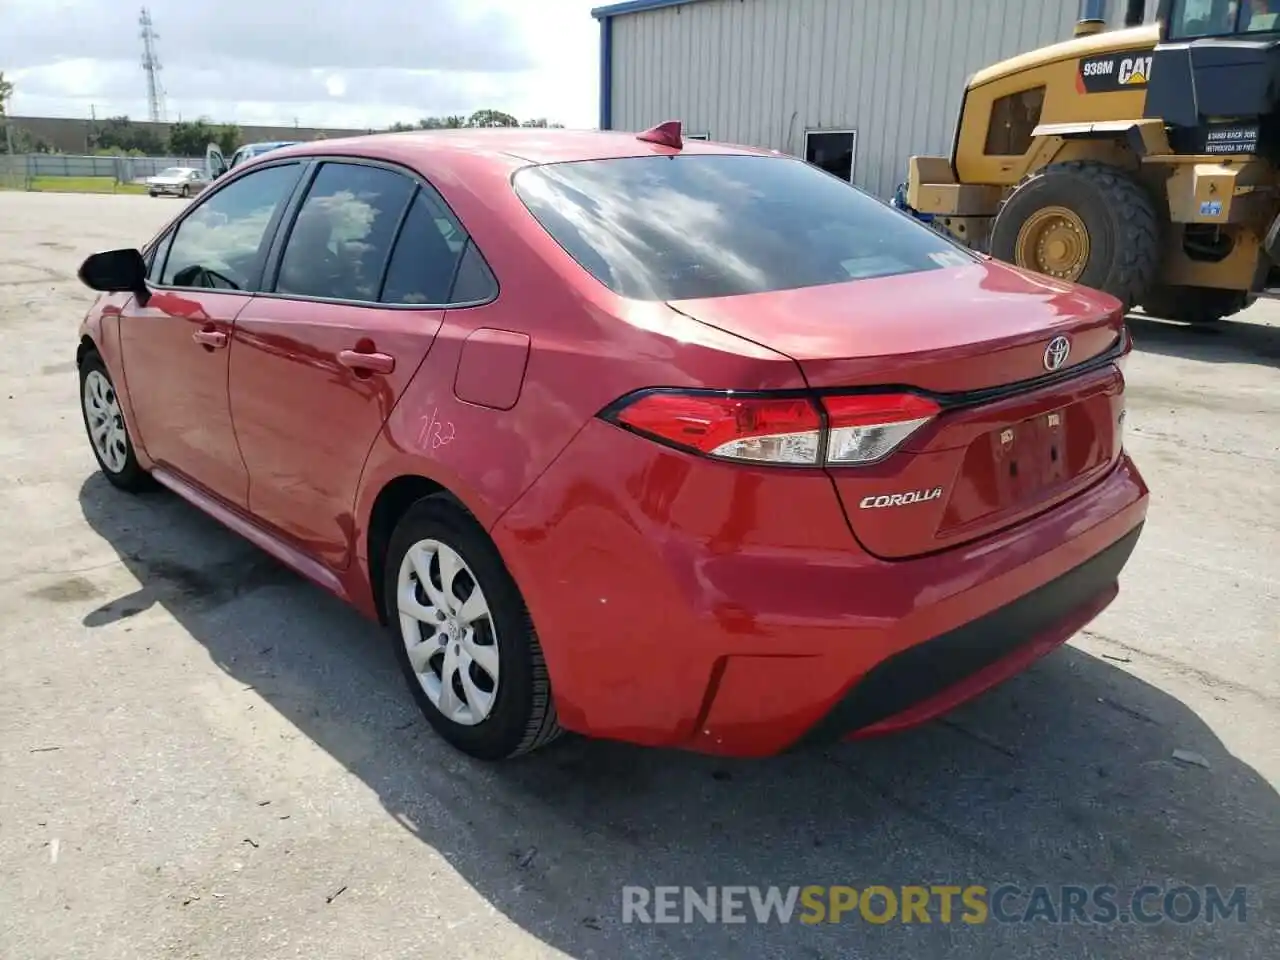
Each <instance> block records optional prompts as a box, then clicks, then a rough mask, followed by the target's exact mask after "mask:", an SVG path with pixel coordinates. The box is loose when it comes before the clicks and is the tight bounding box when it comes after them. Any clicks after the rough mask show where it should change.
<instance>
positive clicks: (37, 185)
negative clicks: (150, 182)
mask: <svg viewBox="0 0 1280 960" xmlns="http://www.w3.org/2000/svg"><path fill="white" fill-rule="evenodd" d="M27 189H28V190H35V191H38V192H42V193H142V194H145V193H146V192H147V188H146V187H145V186H143V185H142V184H140V183H116V181H115V178H114V177H32V178H31V180H30V182H29V183H28V184H27Z"/></svg>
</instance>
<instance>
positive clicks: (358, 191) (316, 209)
mask: <svg viewBox="0 0 1280 960" xmlns="http://www.w3.org/2000/svg"><path fill="white" fill-rule="evenodd" d="M416 188H417V184H416V183H415V182H414V181H413V180H411V179H410V178H409V177H407V176H405V175H404V174H401V173H396V172H395V171H393V170H388V169H386V168H385V167H372V166H365V165H363V164H353V163H326V164H325V165H324V166H322V167H321V168H320V172H319V173H317V174H316V178H315V180H314V181H312V183H311V188H310V190H308V191H307V198H306V200H304V201H303V203H302V207H301V208H300V209H299V210H298V216H297V219H296V220H294V222H293V227H292V229H291V230H290V231H289V239H288V242H287V243H286V244H285V248H284V254H283V256H282V257H281V259H280V271H279V274H278V276H277V277H276V292H277V293H284V294H290V295H293V296H299V297H317V298H322V299H326V300H357V301H360V300H362V301H367V302H376V301H377V299H378V290H379V288H380V287H381V285H382V274H383V271H384V269H385V268H386V265H387V259H388V257H389V256H390V254H391V245H392V244H393V243H394V242H395V238H396V228H397V227H398V226H399V225H400V219H401V217H402V216H403V214H404V211H405V207H406V206H407V205H408V203H409V199H410V198H411V197H412V196H413V193H414V190H415V189H416Z"/></svg>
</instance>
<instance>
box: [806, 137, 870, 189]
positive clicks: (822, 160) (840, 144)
mask: <svg viewBox="0 0 1280 960" xmlns="http://www.w3.org/2000/svg"><path fill="white" fill-rule="evenodd" d="M857 146H858V131H856V130H809V131H807V132H806V133H805V135H804V158H805V160H806V161H808V162H809V163H812V164H813V165H814V166H815V167H821V168H822V169H823V170H825V171H827V173H830V174H834V175H835V176H837V177H839V178H840V179H841V180H845V181H847V182H849V183H853V168H854V164H853V157H854V153H855V152H856V151H857Z"/></svg>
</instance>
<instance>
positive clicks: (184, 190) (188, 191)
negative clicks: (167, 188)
mask: <svg viewBox="0 0 1280 960" xmlns="http://www.w3.org/2000/svg"><path fill="white" fill-rule="evenodd" d="M178 196H180V197H181V198H182V199H183V200H185V199H187V197H189V196H191V188H190V187H188V186H187V185H186V184H185V183H184V184H183V185H182V189H181V190H179V191H178Z"/></svg>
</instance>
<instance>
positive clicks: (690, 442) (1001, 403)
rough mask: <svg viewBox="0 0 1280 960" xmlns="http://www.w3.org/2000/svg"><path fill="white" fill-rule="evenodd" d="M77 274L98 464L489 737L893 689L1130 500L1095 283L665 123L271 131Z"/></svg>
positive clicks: (846, 716) (719, 739) (989, 649)
mask: <svg viewBox="0 0 1280 960" xmlns="http://www.w3.org/2000/svg"><path fill="white" fill-rule="evenodd" d="M80 276H81V279H82V280H83V281H84V282H85V283H86V284H87V285H88V286H89V287H91V288H93V289H94V290H98V291H102V293H101V295H100V296H99V298H98V300H97V302H96V303H95V304H94V306H93V308H92V309H91V310H90V312H89V314H88V316H87V317H86V318H85V321H84V323H83V326H82V328H81V339H80V345H79V349H78V351H77V360H78V364H79V369H80V380H81V397H82V404H83V411H84V421H85V426H86V429H87V431H88V435H89V439H90V441H91V444H92V448H93V451H94V454H95V456H96V457H97V459H98V462H99V465H100V466H101V469H102V470H103V472H104V473H105V474H106V477H107V479H108V480H110V481H111V482H112V483H113V484H115V485H116V486H117V487H120V488H122V489H124V490H130V491H134V490H141V489H143V488H145V487H147V486H149V485H151V484H153V483H156V482H158V483H160V484H162V485H163V486H165V487H167V488H169V489H170V490H173V491H175V492H176V493H178V494H179V495H180V496H182V497H184V498H186V499H187V500H189V501H191V502H192V503H193V504H195V505H196V506H198V507H199V508H201V509H202V510H205V511H207V512H208V513H210V514H212V515H213V516H214V517H216V518H218V519H219V520H221V521H222V522H223V523H225V524H226V525H227V526H228V527H230V528H231V529H233V530H235V531H237V532H239V533H241V534H242V535H244V536H245V537H247V538H249V539H250V540H252V541H253V542H254V543H256V544H257V545H258V546H260V547H261V548H262V549H263V550H265V551H267V552H269V553H270V554H272V555H273V556H275V557H276V558H278V559H279V560H280V561H282V562H283V563H285V564H287V565H288V566H290V567H292V568H293V569H294V570H296V571H298V572H299V573H301V574H302V575H304V576H305V577H308V578H310V579H311V580H313V581H315V582H316V583H318V584H319V585H321V586H322V587H324V588H326V589H328V590H330V591H332V592H333V593H335V594H337V595H338V596H340V597H343V598H345V599H346V600H348V601H349V602H351V603H352V604H354V605H355V606H356V607H357V608H359V609H360V610H361V611H363V612H364V613H365V614H367V615H368V616H370V617H376V618H377V619H379V620H380V621H381V622H382V623H384V624H386V625H387V627H388V629H389V632H390V634H391V635H392V636H393V637H394V643H395V645H396V649H397V651H398V656H399V659H400V662H401V664H402V665H403V668H404V672H405V675H406V677H407V679H408V681H409V684H410V687H411V689H412V691H413V694H414V696H415V697H416V699H417V702H418V704H419V705H420V707H421V708H422V711H423V713H424V714H425V715H426V717H427V719H428V720H429V721H430V722H431V724H432V725H433V726H434V727H435V728H436V730H437V731H439V733H440V734H441V735H442V736H443V737H444V738H446V739H447V740H448V741H449V742H450V743H452V744H454V745H455V746H456V747H458V748H460V749H462V750H464V751H466V752H468V753H470V754H473V755H475V756H478V757H484V758H490V759H494V758H501V757H508V756H512V755H515V754H519V753H522V752H526V751H528V750H531V749H533V748H535V747H538V746H540V745H543V744H545V743H547V742H549V741H551V740H552V739H554V738H555V737H556V735H557V734H558V733H559V732H560V731H561V730H562V729H568V730H574V731H578V732H580V733H584V734H588V735H591V736H596V737H608V738H615V739H620V740H628V741H633V742H637V743H643V744H651V745H665V746H677V747H682V748H687V749H691V750H698V751H703V752H708V753H720V754H733V755H742V756H746V755H757V756H758V755H766V754H771V753H775V752H778V751H781V750H784V749H787V748H789V747H791V746H793V745H795V744H797V743H800V742H807V741H809V740H813V739H818V738H823V737H844V736H852V735H867V734H872V733H878V732H884V731H887V730H892V729H897V728H901V727H905V726H908V725H912V724H915V723H919V722H921V721H924V720H926V719H928V718H931V717H934V716H936V715H938V714H939V713H941V712H943V711H945V710H948V709H950V708H951V707H952V706H954V705H955V704H957V703H959V702H960V701H962V700H964V699H967V698H969V697H971V696H973V695H974V694H976V693H978V692H979V691H981V690H983V689H986V688H987V687H990V686H991V685H992V684H994V683H996V682H998V681H1000V680H1002V679H1004V678H1006V677H1008V676H1010V675H1011V674H1013V673H1015V672H1017V671H1019V670H1020V669H1022V668H1024V667H1025V666H1027V665H1028V664H1029V663H1031V662H1032V661H1033V660H1034V659H1035V658H1037V657H1039V656H1041V655H1043V654H1044V653H1046V652H1047V651H1049V650H1050V649H1052V648H1053V647H1055V646H1056V645H1057V644H1060V643H1062V642H1063V641H1065V640H1066V639H1067V638H1068V637H1070V636H1071V635H1072V634H1073V633H1075V632H1076V631H1078V630H1079V629H1080V628H1081V627H1083V626H1084V625H1085V624H1086V623H1088V622H1089V621H1090V620H1091V619H1092V618H1093V617H1094V616H1096V615H1097V614H1098V613H1099V612H1100V611H1101V610H1102V609H1103V608H1104V607H1106V606H1107V604H1108V603H1109V602H1110V601H1111V600H1112V599H1113V598H1114V597H1115V595H1116V593H1117V578H1118V575H1119V573H1120V571H1121V569H1122V568H1123V567H1124V565H1125V563H1126V561H1127V560H1128V558H1129V555H1130V553H1131V552H1132V550H1133V548H1134V545H1135V542H1136V541H1137V538H1138V536H1139V532H1140V530H1141V527H1142V524H1143V521H1144V518H1145V514H1146V509H1147V489H1146V487H1145V485H1144V483H1143V481H1142V478H1141V477H1140V476H1139V474H1138V471H1137V469H1136V468H1135V467H1134V465H1133V463H1132V462H1131V461H1130V459H1129V457H1128V456H1127V455H1126V453H1125V451H1124V448H1123V445H1122V425H1123V421H1124V388H1125V381H1124V375H1123V366H1124V361H1125V357H1126V355H1127V353H1128V352H1129V350H1130V346H1131V344H1130V340H1129V337H1128V334H1127V331H1126V328H1125V325H1124V322H1123V317H1122V315H1121V311H1120V309H1119V304H1118V303H1117V302H1116V301H1115V300H1113V299H1112V298H1110V297H1109V296H1106V295H1103V294H1099V293H1095V292H1091V291H1089V290H1086V289H1083V288H1080V287H1076V286H1072V285H1069V284H1065V283H1059V282H1057V281H1054V280H1051V279H1047V278H1045V277H1041V276H1037V275H1033V274H1029V273H1025V272H1021V271H1018V270H1016V269H1014V268H1012V267H1009V266H1005V265H1003V264H1000V263H997V262H994V261H991V260H989V259H986V258H984V257H981V256H979V255H976V254H973V253H970V252H969V251H967V250H965V249H963V248H961V247H958V246H956V245H954V244H952V243H951V242H949V241H948V240H947V239H945V238H943V237H942V236H940V235H939V234H937V233H935V232H934V231H932V230H930V229H928V228H927V227H924V226H922V225H920V224H918V223H916V222H915V221H913V220H911V219H910V218H908V217H907V216H905V215H903V214H900V213H899V212H897V211H895V210H893V209H891V208H890V207H888V206H886V205H884V204H882V203H881V202H879V201H878V200H876V199H874V198H872V197H869V196H867V195H866V194H864V193H862V192H860V191H859V190H857V189H855V188H853V187H850V186H849V185H848V184H847V183H843V182H841V181H840V180H838V179H836V178H834V177H832V176H829V175H828V174H826V173H824V172H822V171H820V170H818V169H816V168H814V167H812V166H809V165H807V164H805V163H803V162H801V161H799V160H796V159H792V158H790V157H785V156H781V155H779V154H776V153H764V152H760V151H753V150H747V149H740V148H735V147H728V146H724V145H720V144H709V143H702V142H696V143H695V142H690V143H682V142H681V139H680V137H679V133H678V128H675V127H670V126H668V127H664V128H660V129H658V130H655V131H651V132H650V133H648V134H642V135H640V136H636V135H632V134H623V133H572V132H560V131H556V132H547V131H532V130H512V131H497V130H485V131H471V132H468V131H459V132H451V133H434V132H433V133H406V134H386V135H379V136H370V137H361V138H356V139H351V140H341V141H340V140H329V141H322V142H317V143H309V144H303V145H299V146H294V147H287V148H284V149H281V150H277V151H274V152H272V153H270V154H267V155H265V156H263V157H262V158H260V159H258V160H255V161H253V162H251V163H249V164H246V165H244V166H243V167H241V168H237V170H235V171H232V172H231V173H230V174H228V175H227V176H226V177H223V178H221V179H219V180H218V182H217V183H216V184H214V185H213V186H212V187H211V188H210V189H209V190H208V191H207V192H206V193H205V194H203V195H202V196H201V197H200V198H199V199H198V200H196V201H195V202H194V203H192V204H191V205H190V206H189V207H187V208H186V209H184V210H183V211H182V212H181V213H179V214H178V216H177V217H176V218H175V219H174V220H173V222H172V223H170V224H169V225H168V226H167V227H166V228H165V229H164V230H163V231H161V233H160V234H159V236H157V237H156V238H155V239H154V240H152V241H151V242H150V243H149V244H148V245H147V246H145V247H144V248H142V249H141V250H136V249H129V250H116V251H110V252H106V253H101V254H96V255H94V256H92V257H90V258H89V259H88V260H87V261H86V262H85V263H84V265H83V267H82V268H81V272H80Z"/></svg>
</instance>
